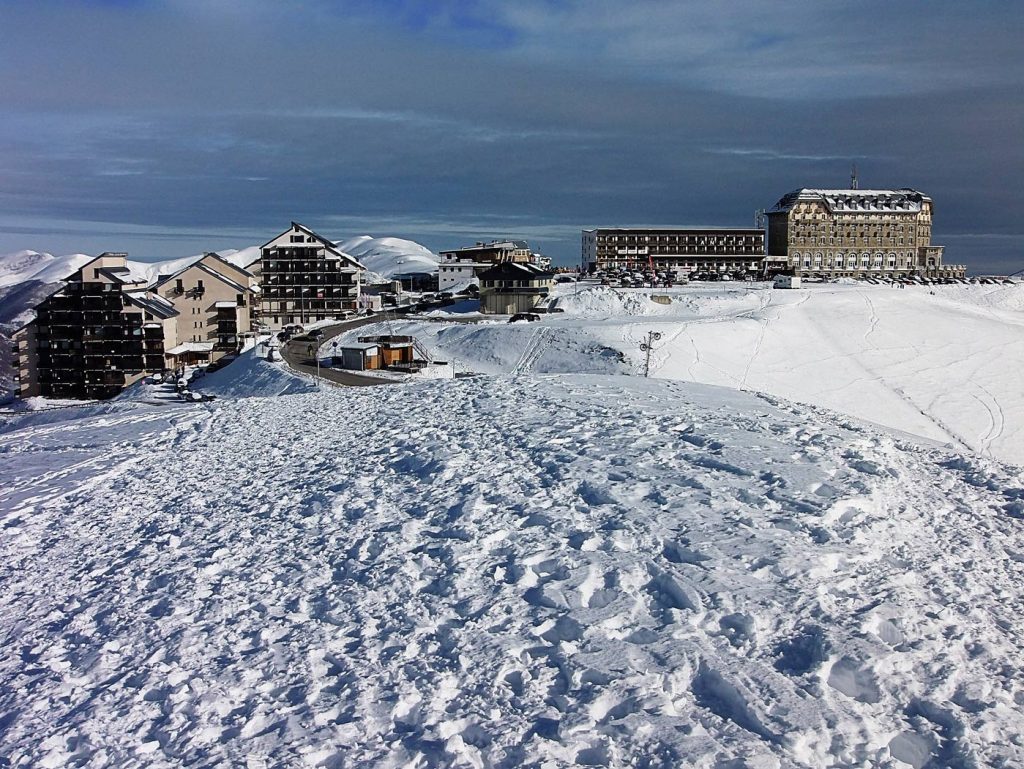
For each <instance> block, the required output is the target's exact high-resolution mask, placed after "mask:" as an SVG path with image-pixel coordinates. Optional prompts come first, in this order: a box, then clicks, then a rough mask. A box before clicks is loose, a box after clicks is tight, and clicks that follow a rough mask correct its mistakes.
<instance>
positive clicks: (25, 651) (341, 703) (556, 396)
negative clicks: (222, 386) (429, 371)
mask: <svg viewBox="0 0 1024 769" xmlns="http://www.w3.org/2000/svg"><path fill="white" fill-rule="evenodd" d="M228 370H230V367H229V369H226V370H225V371H228ZM74 413H75V411H69V412H63V413H62V414H56V413H55V414H49V415H45V419H43V418H32V417H29V418H21V419H20V420H19V421H18V422H16V423H15V424H14V425H12V426H11V427H10V428H8V429H7V431H6V432H3V433H0V477H2V478H3V479H4V483H3V484H2V485H0V530H2V532H3V535H2V536H0V585H2V586H3V589H2V590H0V630H2V633H3V636H2V638H3V648H4V650H5V653H4V654H2V655H0V714H2V718H3V722H2V723H3V728H2V729H0V756H3V757H4V759H5V762H6V763H9V764H10V765H11V766H17V767H23V766H24V767H28V766H52V767H56V766H81V767H100V766H146V767H171V766H186V765H188V766H199V765H202V766H242V767H244V766H260V767H265V766H266V767H269V766H275V767H277V766H282V767H284V766H310V767H316V766H321V767H355V766H388V767H399V766H467V767H469V766H474V767H485V766H486V767H509V768H511V767H521V766H551V767H557V766H570V765H586V766H649V767H680V766H694V767H706V768H708V769H710V768H711V767H719V768H720V767H784V768H788V767H814V768H815V769H819V768H821V767H854V766H858V767H859V766H863V767H869V766H870V767H876V766H877V767H888V768H889V769H906V767H925V766H929V767H975V766H977V767H980V766H1006V767H1009V766H1021V765H1024V745H1022V744H1021V740H1020V735H1021V734H1022V733H1024V718H1022V709H1024V675H1022V673H1021V660H1022V659H1024V640H1022V639H1024V620H1022V617H1024V598H1022V595H1021V593H1020V590H1019V586H1020V584H1021V579H1022V577H1024V565H1022V564H1024V533H1022V520H1021V518H1022V517H1024V491H1022V489H1024V478H1022V477H1021V476H1020V472H1019V470H1016V469H1010V468H1007V467H1005V466H1001V465H999V464H998V463H996V462H995V461H993V460H990V459H985V458H967V457H964V456H961V455H957V454H955V453H950V452H949V451H947V450H945V449H941V448H937V447H934V446H917V445H912V444H910V443H908V442H906V441H905V440H903V439H899V438H894V437H893V436H892V435H890V434H887V433H886V432H884V431H881V430H878V429H875V428H872V427H869V426H866V425H863V424H858V423H855V422H853V421H849V420H847V419H845V418H842V417H838V416H835V415H832V414H830V413H826V412H822V411H817V410H815V409H811V408H807V407H798V406H794V405H791V404H788V403H785V402H781V401H776V400H773V399H770V398H764V397H758V396H756V395H754V394H750V393H741V392H737V391H730V390H725V389H720V388H714V387H708V386H702V385H691V384H684V383H679V382H667V381H657V380H642V379H637V378H627V377H580V376H575V377H573V376H569V377H559V378H555V377H543V376H541V377H500V378H490V377H480V378H476V379H468V380H459V381H456V382H428V383H422V384H417V385H400V386H392V387H386V388H353V389H350V390H337V389H327V390H324V391H321V392H314V393H306V394H301V395H293V396H288V397H281V398H259V399H247V400H240V401H217V402H215V403H213V404H211V405H202V406H184V405H182V406H177V407H163V408H159V407H150V406H145V405H143V404H138V403H136V404H130V407H129V406H128V405H126V406H125V407H118V406H117V405H116V404H114V405H111V404H108V405H106V406H104V407H95V409H93V410H91V411H90V410H85V411H84V412H82V413H85V414H89V413H94V414H95V415H94V416H83V417H78V418H74V417H73V416H67V415H73V414H74Z"/></svg>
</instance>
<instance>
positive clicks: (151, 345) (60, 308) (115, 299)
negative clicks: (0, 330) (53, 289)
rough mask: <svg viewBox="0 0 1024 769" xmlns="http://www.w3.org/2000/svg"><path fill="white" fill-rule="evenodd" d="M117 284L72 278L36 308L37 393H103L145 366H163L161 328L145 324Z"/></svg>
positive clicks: (135, 375)
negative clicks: (81, 280) (144, 326)
mask: <svg viewBox="0 0 1024 769" xmlns="http://www.w3.org/2000/svg"><path fill="white" fill-rule="evenodd" d="M118 289H119V287H118V286H113V285H110V284H104V283H87V282H75V281H71V282H69V283H67V284H66V285H65V287H64V288H63V289H62V290H61V291H60V292H59V293H57V294H54V295H53V296H51V297H49V298H47V299H46V300H44V301H43V303H42V304H41V305H40V306H39V307H38V309H37V313H36V329H35V331H36V333H35V353H36V379H37V381H38V390H39V394H40V395H43V396H47V397H51V398H77V399H90V400H91V399H97V400H101V399H105V398H110V397H113V396H114V395H117V394H118V393H119V392H121V390H122V389H123V388H124V387H125V385H126V384H128V383H129V382H131V381H132V380H134V379H136V378H138V376H140V375H141V374H143V373H144V372H146V371H154V370H157V371H158V370H162V369H163V367H164V362H163V328H162V327H161V326H159V325H156V326H154V327H151V328H143V321H144V319H143V313H142V312H141V311H138V310H136V309H134V308H130V309H129V305H128V301H127V298H126V297H125V296H124V295H122V294H121V292H120V291H119V290H118Z"/></svg>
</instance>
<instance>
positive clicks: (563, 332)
mask: <svg viewBox="0 0 1024 769" xmlns="http://www.w3.org/2000/svg"><path fill="white" fill-rule="evenodd" d="M557 291H558V292H559V299H558V306H559V307H561V308H563V309H564V310H565V312H564V313H561V314H556V315H549V316H543V319H542V320H541V321H540V322H538V323H533V324H512V325H509V324H507V323H504V322H503V320H504V319H500V320H490V321H485V322H483V323H480V324H471V323H464V322H451V323H442V322H437V321H436V320H434V321H429V322H428V321H425V320H414V319H413V320H408V321H396V322H392V323H391V324H390V328H391V330H392V331H393V333H408V334H414V335H416V336H417V337H418V338H420V340H421V341H422V342H423V343H424V344H425V345H426V346H427V347H429V348H431V349H432V351H433V353H434V354H435V355H436V356H437V357H440V358H445V359H448V360H453V359H454V360H456V361H457V362H458V363H459V365H460V370H475V371H481V372H485V373H502V372H517V373H530V372H537V373H561V372H583V373H619V374H634V375H635V374H641V373H642V371H643V365H644V361H643V355H642V353H641V352H640V343H641V342H642V341H644V339H645V338H646V335H647V333H648V331H657V332H660V333H661V334H662V338H661V339H660V340H659V341H658V342H656V344H655V352H654V354H653V356H652V361H651V371H652V376H655V377H659V378H666V379H678V380H684V381H694V382H702V383H707V384H717V385H723V386H725V387H731V388H735V389H741V390H752V391H759V392H765V393H770V394H773V395H777V396H781V397H784V398H787V399H791V400H795V401H799V402H804V403H810V404H818V405H823V406H827V407H828V408H832V409H835V410H837V411H842V412H844V413H847V414H850V415H853V416H856V417H859V418H862V419H867V420H871V421H874V422H877V423H879V424H884V425H887V426H891V427H895V428H897V429H899V430H903V431H905V432H909V433H912V434H915V435H920V436H924V437H927V438H930V439H934V440H938V441H942V442H945V443H950V444H952V445H954V446H958V447H961V448H965V449H967V450H970V451H974V452H978V453H981V454H983V455H986V456H992V457H995V458H998V459H1001V460H1004V461H1010V462H1015V463H1018V464H1022V465H1024V389H1022V388H1021V386H1020V382H1021V381H1022V380H1024V284H1016V285H1014V286H988V285H978V286H960V285H957V286H935V287H934V288H929V287H922V286H913V287H908V288H906V289H897V288H893V287H890V286H875V285H870V284H866V283H865V284H857V285H849V286H837V285H820V286H813V287H811V288H808V289H803V290H795V291H785V290H773V289H770V288H767V287H765V286H764V285H757V286H755V287H748V286H744V285H740V284H705V285H691V286H686V287H678V288H675V289H670V290H665V289H656V290H649V289H644V290H641V289H612V288H609V287H602V286H594V285H589V286H581V288H580V289H579V290H578V293H576V292H577V289H575V287H573V286H569V287H565V286H558V287H557ZM652 295H654V296H661V297H665V298H667V299H668V300H669V302H670V303H669V304H658V303H657V302H655V301H652V299H651V296H652ZM453 320H455V321H457V320H459V319H458V317H457V316H453ZM360 333H363V334H369V333H373V330H372V329H369V328H367V329H362V330H360Z"/></svg>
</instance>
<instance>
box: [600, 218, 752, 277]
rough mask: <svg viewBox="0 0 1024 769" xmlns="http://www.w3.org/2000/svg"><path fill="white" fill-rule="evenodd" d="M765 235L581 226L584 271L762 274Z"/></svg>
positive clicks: (726, 229)
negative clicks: (652, 266)
mask: <svg viewBox="0 0 1024 769" xmlns="http://www.w3.org/2000/svg"><path fill="white" fill-rule="evenodd" d="M764 255H765V234H764V230H761V229H743V228H733V227H714V228H708V227H664V228H661V227H658V228H631V227H599V228H596V229H592V230H583V238H582V263H581V268H582V269H583V271H584V272H589V273H593V272H597V271H598V270H617V269H627V270H642V269H645V268H647V267H648V265H649V264H651V263H653V264H654V269H655V270H659V271H661V270H664V271H672V272H675V273H676V274H677V275H689V274H690V273H692V272H711V271H714V272H735V271H743V272H761V271H762V269H763V264H764Z"/></svg>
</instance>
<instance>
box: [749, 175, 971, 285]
mask: <svg viewBox="0 0 1024 769" xmlns="http://www.w3.org/2000/svg"><path fill="white" fill-rule="evenodd" d="M933 213H934V205H933V203H932V199H931V198H930V197H928V196H927V195H925V194H923V193H921V192H918V191H917V190H912V189H895V190H859V189H849V190H823V189H808V188H803V189H798V190H794V191H793V192H790V193H789V194H787V195H784V196H783V197H782V198H781V199H780V200H779V201H778V202H777V203H776V204H775V205H774V206H773V207H772V208H771V209H770V210H769V211H767V212H766V214H765V215H766V219H767V223H768V226H767V229H768V258H769V259H770V260H775V261H781V262H784V263H785V264H786V266H787V268H788V271H790V272H793V273H794V274H798V275H805V276H808V275H810V276H815V275H818V276H822V277H864V276H872V275H877V276H881V277H898V276H910V275H922V276H927V277H954V278H962V277H963V276H964V274H965V272H966V267H965V266H964V265H944V264H943V247H942V246H936V245H932V242H931V237H932V217H933Z"/></svg>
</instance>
